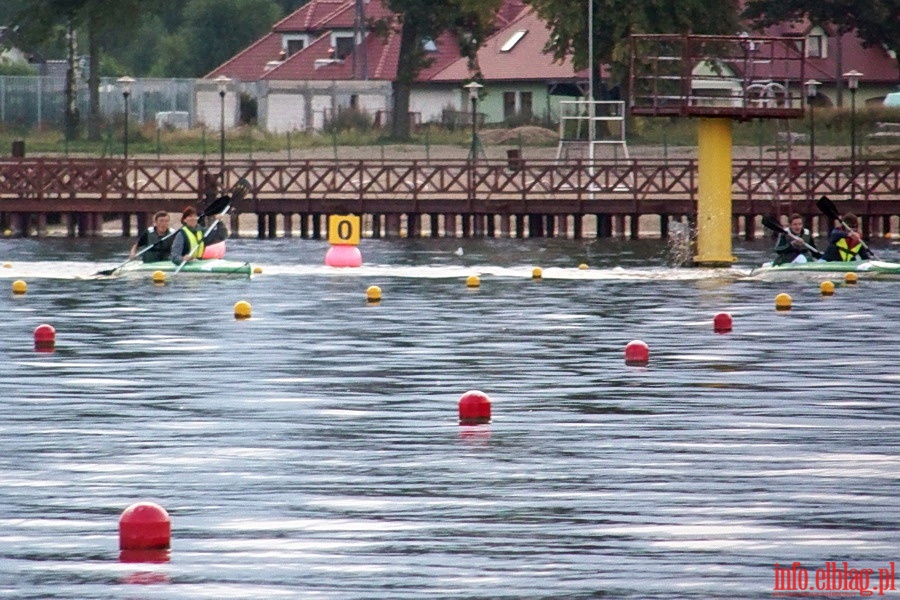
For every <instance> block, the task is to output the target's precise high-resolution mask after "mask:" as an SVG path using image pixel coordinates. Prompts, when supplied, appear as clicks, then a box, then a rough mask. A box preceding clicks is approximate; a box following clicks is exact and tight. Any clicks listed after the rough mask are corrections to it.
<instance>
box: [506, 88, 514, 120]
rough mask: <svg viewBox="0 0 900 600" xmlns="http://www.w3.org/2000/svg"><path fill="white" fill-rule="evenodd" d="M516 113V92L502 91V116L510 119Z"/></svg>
mask: <svg viewBox="0 0 900 600" xmlns="http://www.w3.org/2000/svg"><path fill="white" fill-rule="evenodd" d="M515 114H516V93H515V92H503V118H504V119H511V118H512V117H513V115H515Z"/></svg>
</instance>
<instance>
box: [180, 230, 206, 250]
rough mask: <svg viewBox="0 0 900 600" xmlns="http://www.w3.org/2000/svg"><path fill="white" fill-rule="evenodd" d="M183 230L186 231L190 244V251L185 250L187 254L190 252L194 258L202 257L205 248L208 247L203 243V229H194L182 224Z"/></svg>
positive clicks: (185, 234)
mask: <svg viewBox="0 0 900 600" xmlns="http://www.w3.org/2000/svg"><path fill="white" fill-rule="evenodd" d="M181 231H182V232H184V237H185V239H186V240H187V242H188V244H189V245H190V251H189V252H185V255H187V254H190V255H191V256H193V257H194V258H202V257H203V250H204V249H205V248H206V245H205V244H204V243H203V231H202V230H200V229H198V230H197V231H193V230H192V229H191V228H190V227H188V226H187V225H182V227H181Z"/></svg>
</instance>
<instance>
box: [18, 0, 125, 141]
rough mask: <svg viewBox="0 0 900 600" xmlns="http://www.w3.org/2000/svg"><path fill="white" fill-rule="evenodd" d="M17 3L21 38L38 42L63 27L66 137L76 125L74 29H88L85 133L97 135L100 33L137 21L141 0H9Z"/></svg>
mask: <svg viewBox="0 0 900 600" xmlns="http://www.w3.org/2000/svg"><path fill="white" fill-rule="evenodd" d="M10 1H13V2H16V8H15V9H14V12H13V14H14V15H15V16H14V17H13V18H14V20H15V22H16V25H18V26H20V27H21V31H22V32H23V37H24V38H25V39H28V40H30V41H31V43H33V44H36V45H39V44H41V43H46V42H48V41H49V40H51V39H53V38H54V37H57V36H58V35H59V30H60V29H61V28H64V29H65V32H66V33H65V39H66V58H67V61H68V68H67V69H66V124H65V125H66V126H65V130H66V136H67V137H68V138H71V137H74V136H75V135H76V133H77V130H78V126H79V120H80V119H79V115H78V110H77V103H76V98H77V66H76V40H77V37H76V32H77V30H78V29H79V28H82V29H85V30H86V31H87V38H88V44H87V45H88V64H89V78H88V93H89V96H90V99H89V107H90V109H89V116H88V134H89V136H90V137H92V138H98V137H99V136H100V126H99V122H100V76H99V69H100V48H99V35H100V33H101V32H102V31H103V30H104V29H106V28H112V27H115V28H119V29H124V30H127V29H128V28H129V26H133V24H134V23H136V22H137V21H138V20H139V15H140V13H141V8H142V3H141V2H140V0H10Z"/></svg>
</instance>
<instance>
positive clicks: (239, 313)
mask: <svg viewBox="0 0 900 600" xmlns="http://www.w3.org/2000/svg"><path fill="white" fill-rule="evenodd" d="M251 312H252V309H251V307H250V303H249V302H247V301H246V300H241V301H239V302H236V303H235V305H234V318H235V319H249V318H250V313H251Z"/></svg>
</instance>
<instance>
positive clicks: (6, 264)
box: [3, 263, 12, 269]
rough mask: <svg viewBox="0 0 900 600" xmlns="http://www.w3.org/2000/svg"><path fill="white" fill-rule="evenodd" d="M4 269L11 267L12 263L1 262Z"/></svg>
mask: <svg viewBox="0 0 900 600" xmlns="http://www.w3.org/2000/svg"><path fill="white" fill-rule="evenodd" d="M3 268H4V269H12V263H3Z"/></svg>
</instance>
